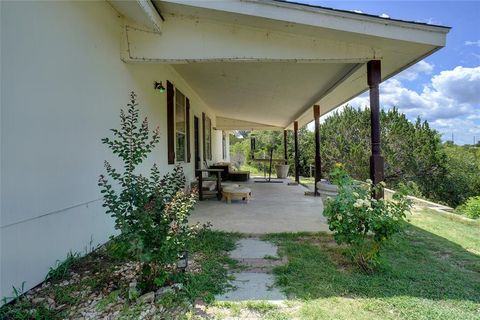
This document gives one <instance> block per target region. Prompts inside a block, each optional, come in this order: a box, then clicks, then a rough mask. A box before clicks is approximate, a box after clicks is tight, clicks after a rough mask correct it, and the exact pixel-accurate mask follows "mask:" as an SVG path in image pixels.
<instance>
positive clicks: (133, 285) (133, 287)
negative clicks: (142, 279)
mask: <svg viewBox="0 0 480 320" xmlns="http://www.w3.org/2000/svg"><path fill="white" fill-rule="evenodd" d="M137 297H138V290H137V281H132V282H130V284H129V285H128V299H130V300H135V299H136V298H137Z"/></svg>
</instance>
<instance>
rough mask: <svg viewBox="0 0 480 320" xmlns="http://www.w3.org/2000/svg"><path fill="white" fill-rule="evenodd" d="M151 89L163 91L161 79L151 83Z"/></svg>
mask: <svg viewBox="0 0 480 320" xmlns="http://www.w3.org/2000/svg"><path fill="white" fill-rule="evenodd" d="M153 89H155V90H158V91H160V92H165V87H164V86H163V84H162V81H160V82H158V81H155V82H154V83H153Z"/></svg>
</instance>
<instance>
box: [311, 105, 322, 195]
mask: <svg viewBox="0 0 480 320" xmlns="http://www.w3.org/2000/svg"><path fill="white" fill-rule="evenodd" d="M313 118H314V119H315V188H314V190H315V192H314V196H317V194H318V187H317V182H319V181H320V179H321V178H322V161H321V158H320V106H319V105H314V106H313Z"/></svg>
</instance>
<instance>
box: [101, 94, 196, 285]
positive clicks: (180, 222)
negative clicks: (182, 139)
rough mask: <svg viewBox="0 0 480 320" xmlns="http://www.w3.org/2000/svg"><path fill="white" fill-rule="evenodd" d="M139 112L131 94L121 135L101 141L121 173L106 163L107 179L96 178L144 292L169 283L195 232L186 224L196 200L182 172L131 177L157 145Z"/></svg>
mask: <svg viewBox="0 0 480 320" xmlns="http://www.w3.org/2000/svg"><path fill="white" fill-rule="evenodd" d="M137 106H138V104H137V102H136V95H135V93H133V92H132V93H131V95H130V102H129V103H128V105H127V111H126V112H125V111H123V110H121V111H120V129H111V131H112V132H113V136H114V138H113V139H110V138H103V139H102V142H103V143H104V144H105V145H107V146H108V148H110V149H111V150H112V152H113V154H115V155H117V156H118V157H119V158H120V159H121V160H122V162H123V171H119V170H117V169H115V168H113V167H112V166H111V165H110V163H109V162H107V161H105V169H106V172H107V176H108V178H107V176H105V175H100V179H99V182H98V185H99V186H100V188H101V193H102V194H103V195H104V204H103V206H104V207H106V208H107V214H110V215H111V216H112V217H113V218H114V219H115V228H116V229H118V230H120V232H121V235H120V238H121V239H122V240H123V241H122V245H121V246H119V248H122V250H121V251H122V253H123V254H125V253H126V254H127V255H128V256H129V257H132V258H134V259H136V260H138V261H141V262H142V281H141V283H142V285H143V287H144V289H152V287H154V285H158V286H159V285H162V284H163V283H164V282H165V281H166V280H167V276H168V272H169V271H172V270H174V269H173V265H174V264H175V262H176V260H177V259H178V257H179V255H180V254H181V252H182V251H183V250H184V249H185V246H186V242H187V240H188V239H189V238H190V237H192V236H193V235H194V234H195V233H196V231H197V230H199V227H198V226H194V227H189V226H188V224H187V222H188V217H189V215H190V211H191V210H192V208H193V206H194V204H195V198H196V195H195V194H194V193H185V192H184V188H185V176H184V174H183V171H182V168H181V167H176V168H175V169H174V170H173V172H171V173H168V174H166V175H165V176H164V177H163V178H162V177H161V175H160V172H159V170H158V168H157V166H156V165H153V167H152V168H151V170H150V176H149V177H145V176H143V175H141V174H137V173H136V172H135V169H136V168H137V167H138V165H140V164H141V163H142V162H143V161H144V160H145V159H146V158H147V156H148V154H149V153H150V152H151V151H152V150H153V148H154V147H155V145H156V144H157V143H158V141H159V130H158V128H157V129H155V130H153V132H152V133H151V134H150V131H149V128H148V121H147V118H145V119H144V120H143V121H142V122H141V123H140V122H139V110H138V108H137ZM109 179H110V180H111V181H112V182H113V184H112V183H111V182H110V180H109Z"/></svg>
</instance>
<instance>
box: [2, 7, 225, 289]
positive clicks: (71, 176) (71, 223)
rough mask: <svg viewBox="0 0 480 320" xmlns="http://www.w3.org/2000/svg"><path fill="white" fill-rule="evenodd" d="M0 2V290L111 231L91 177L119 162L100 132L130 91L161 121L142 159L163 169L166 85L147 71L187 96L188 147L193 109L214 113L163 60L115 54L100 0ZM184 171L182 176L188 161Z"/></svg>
mask: <svg viewBox="0 0 480 320" xmlns="http://www.w3.org/2000/svg"><path fill="white" fill-rule="evenodd" d="M0 5H1V10H0V11H1V115H0V121H1V122H0V129H1V136H0V137H1V149H0V155H1V158H0V165H1V167H0V168H1V171H0V179H1V180H0V186H1V187H0V202H1V205H0V210H1V211H0V214H1V220H0V225H1V229H0V230H1V231H0V232H1V233H0V241H1V244H0V250H1V254H0V259H1V261H0V268H1V269H0V277H1V278H0V280H1V287H0V290H1V291H0V298H1V297H3V296H7V295H10V294H11V288H12V285H15V286H17V287H20V286H21V284H22V282H23V281H25V288H26V289H28V288H31V287H32V286H35V285H36V284H38V283H39V282H41V281H42V280H43V279H44V277H45V274H46V273H47V272H48V270H49V267H50V266H52V265H53V264H54V263H55V261H56V260H62V259H64V258H65V256H66V254H67V252H68V251H70V250H71V251H73V252H82V251H84V250H85V249H86V248H88V247H89V246H90V243H91V244H92V245H96V244H99V243H102V242H104V241H105V240H107V239H108V236H109V235H111V234H112V233H113V232H114V229H113V224H112V221H111V220H110V218H109V217H107V215H106V214H104V213H103V212H104V210H103V208H102V207H101V201H100V193H99V189H98V187H97V179H98V175H99V174H100V173H103V171H104V170H103V160H104V159H108V160H111V161H112V163H113V164H114V165H115V164H118V162H117V161H115V160H113V159H114V158H113V157H112V156H111V154H110V153H109V152H108V150H107V149H106V148H105V146H103V145H102V144H101V143H100V138H102V137H104V136H107V135H108V134H109V132H108V129H109V128H113V127H118V122H119V119H118V114H119V110H120V108H121V107H124V106H125V104H126V103H127V102H128V97H129V92H130V91H131V90H134V91H135V92H136V93H137V94H138V98H139V99H138V101H139V103H140V105H141V107H142V108H141V110H142V114H143V115H147V116H148V117H149V122H150V124H151V125H154V126H157V125H158V126H160V130H161V142H160V144H159V146H158V147H157V148H156V149H155V151H154V152H153V154H152V155H151V157H150V158H149V159H148V160H147V161H146V168H149V167H150V166H151V164H152V163H153V162H156V163H157V164H158V165H159V166H160V168H161V170H162V171H163V172H167V171H168V170H171V169H172V166H169V165H167V153H166V145H167V144H166V135H167V130H166V129H167V128H166V123H167V122H166V93H163V94H162V93H159V92H158V91H154V90H153V82H154V80H157V81H160V80H163V81H164V85H166V84H165V81H166V80H167V79H168V80H170V81H171V82H173V83H174V85H175V86H177V87H178V88H179V89H180V90H181V91H182V92H183V93H184V94H185V95H186V96H187V97H189V98H190V101H191V121H190V124H191V141H192V143H191V150H192V154H193V150H194V149H193V115H196V116H198V117H199V118H200V119H201V115H202V112H206V113H207V114H208V115H209V117H210V118H211V119H212V121H215V114H214V113H213V112H212V111H211V110H210V109H209V108H208V107H207V106H206V105H205V104H204V103H203V102H202V101H201V99H200V98H199V97H198V96H197V95H196V94H195V93H194V92H193V91H192V89H191V88H190V87H189V86H188V85H187V84H186V83H185V82H184V81H183V79H182V78H181V77H180V76H179V75H178V74H177V73H176V72H175V71H174V70H173V68H171V67H170V66H167V65H151V64H137V65H132V64H125V63H123V62H122V61H121V60H120V39H121V37H120V36H121V34H120V33H121V28H120V26H121V21H120V19H119V18H118V16H117V13H116V12H115V11H114V10H113V9H112V8H111V6H110V5H109V4H108V3H106V2H20V1H18V2H3V1H2V2H1V4H0ZM212 125H213V126H214V125H215V123H212ZM213 148H214V149H213V152H214V159H219V158H221V134H220V136H218V135H216V134H215V135H214V137H213ZM217 152H219V154H217ZM192 160H193V155H192ZM185 171H186V174H187V177H189V178H190V179H191V178H192V177H193V162H191V163H190V164H186V165H185Z"/></svg>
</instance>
